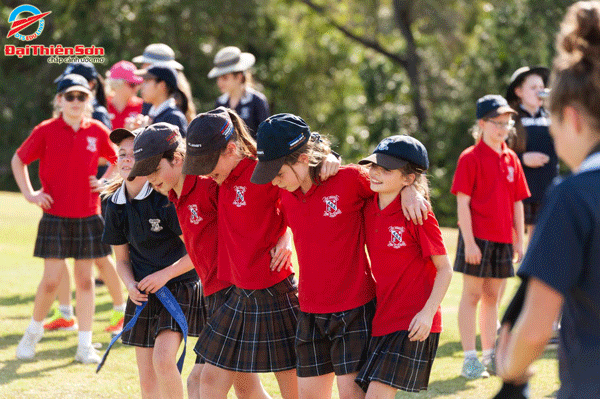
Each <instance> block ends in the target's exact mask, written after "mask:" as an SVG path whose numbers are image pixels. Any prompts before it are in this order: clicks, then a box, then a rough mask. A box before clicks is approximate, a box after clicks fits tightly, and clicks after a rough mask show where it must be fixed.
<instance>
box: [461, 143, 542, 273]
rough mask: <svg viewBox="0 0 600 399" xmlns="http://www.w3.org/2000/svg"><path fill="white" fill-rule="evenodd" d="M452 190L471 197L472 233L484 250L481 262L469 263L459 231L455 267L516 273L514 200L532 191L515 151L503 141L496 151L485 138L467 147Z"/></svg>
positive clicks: (526, 195)
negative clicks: (478, 263)
mask: <svg viewBox="0 0 600 399" xmlns="http://www.w3.org/2000/svg"><path fill="white" fill-rule="evenodd" d="M451 192H452V194H454V195H457V194H458V193H459V192H460V193H463V194H466V195H468V196H470V197H471V202H470V210H471V223H472V227H473V235H474V237H475V242H476V243H477V245H478V246H479V248H480V249H481V253H482V259H481V264H480V265H472V264H469V263H467V262H466V261H465V251H464V249H465V246H464V240H463V238H462V234H460V231H459V239H458V246H457V249H456V260H455V263H454V271H457V272H461V273H465V274H468V275H472V276H476V277H494V278H507V277H512V276H514V270H513V265H512V258H513V248H512V243H513V236H512V232H513V221H514V203H515V202H517V201H522V200H524V199H525V198H527V197H529V196H530V195H531V193H530V192H529V188H528V187H527V181H526V180H525V174H524V173H523V168H522V167H521V162H520V161H519V159H518V157H517V155H516V154H515V152H514V151H513V150H511V149H510V148H508V146H507V145H506V144H505V143H502V150H501V152H500V153H497V152H496V151H494V150H493V149H492V148H491V147H490V146H488V145H487V144H486V143H485V142H484V141H483V140H481V141H480V142H479V143H477V144H476V145H474V146H471V147H469V148H467V149H466V150H465V151H463V152H462V154H461V155H460V157H459V159H458V165H457V167H456V172H455V174H454V180H453V181H452V188H451ZM459 227H460V226H459Z"/></svg>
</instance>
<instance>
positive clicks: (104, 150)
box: [96, 124, 117, 165]
mask: <svg viewBox="0 0 600 399" xmlns="http://www.w3.org/2000/svg"><path fill="white" fill-rule="evenodd" d="M96 126H97V128H98V129H99V130H100V133H99V134H98V137H99V142H100V146H99V151H100V152H99V154H98V155H99V156H100V157H101V158H104V159H106V160H107V161H108V162H110V163H112V164H113V165H114V164H115V163H116V162H117V152H116V150H115V147H114V145H113V143H112V142H111V141H110V138H109V135H110V131H109V130H108V128H107V127H106V126H104V125H101V124H97V125H96Z"/></svg>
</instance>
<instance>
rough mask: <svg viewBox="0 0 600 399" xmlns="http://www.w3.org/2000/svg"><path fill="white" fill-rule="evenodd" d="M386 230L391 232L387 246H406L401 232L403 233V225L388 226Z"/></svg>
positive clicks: (396, 247) (395, 247)
mask: <svg viewBox="0 0 600 399" xmlns="http://www.w3.org/2000/svg"><path fill="white" fill-rule="evenodd" d="M388 230H389V232H390V233H391V234H392V237H391V238H390V242H388V245H387V246H388V247H392V248H394V249H398V248H400V247H405V246H406V243H405V242H404V240H402V233H404V227H399V226H390V227H389V228H388Z"/></svg>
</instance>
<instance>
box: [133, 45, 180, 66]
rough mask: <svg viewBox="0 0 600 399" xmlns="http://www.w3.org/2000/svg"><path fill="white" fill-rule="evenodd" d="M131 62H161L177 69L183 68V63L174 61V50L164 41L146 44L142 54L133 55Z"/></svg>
mask: <svg viewBox="0 0 600 399" xmlns="http://www.w3.org/2000/svg"><path fill="white" fill-rule="evenodd" d="M132 61H133V62H137V63H140V64H163V65H165V66H168V67H170V68H174V69H176V70H178V71H182V70H183V65H181V64H180V63H179V62H177V61H175V52H174V51H173V49H172V48H171V47H169V46H167V45H166V44H164V43H152V44H149V45H148V46H146V48H145V49H144V54H142V55H138V56H137V57H135V58H134V59H133V60H132Z"/></svg>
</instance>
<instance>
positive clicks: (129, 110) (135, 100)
mask: <svg viewBox="0 0 600 399" xmlns="http://www.w3.org/2000/svg"><path fill="white" fill-rule="evenodd" d="M143 102H144V101H143V100H142V99H141V98H139V97H137V96H133V97H131V98H129V100H127V104H126V105H125V108H123V110H122V111H121V112H119V111H118V110H117V109H116V108H115V106H114V105H113V103H112V98H109V99H108V104H107V105H108V117H109V118H110V121H111V123H112V128H113V129H120V128H124V127H125V119H127V118H134V117H136V116H137V115H139V114H140V113H141V112H142V103H143Z"/></svg>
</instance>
